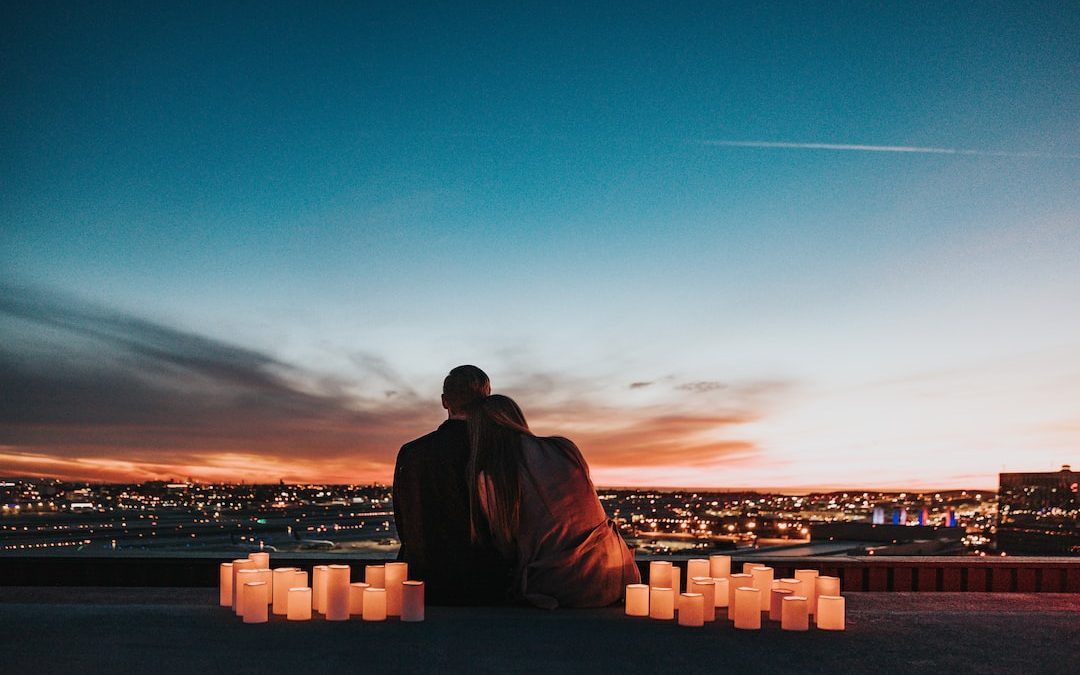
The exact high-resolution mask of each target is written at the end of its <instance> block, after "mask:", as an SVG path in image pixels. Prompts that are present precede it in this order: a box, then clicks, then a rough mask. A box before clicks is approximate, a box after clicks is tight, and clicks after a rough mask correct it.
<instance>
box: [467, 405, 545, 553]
mask: <svg viewBox="0 0 1080 675" xmlns="http://www.w3.org/2000/svg"><path fill="white" fill-rule="evenodd" d="M532 435H533V433H532V432H531V431H529V425H528V423H527V422H526V421H525V414H524V413H522V412H521V408H520V407H518V404H517V403H515V402H514V400H513V399H511V398H509V397H508V396H502V395H500V394H494V395H492V396H487V397H485V398H483V399H482V400H480V401H479V402H478V403H477V404H476V405H475V407H474V408H473V409H472V414H471V415H470V416H469V445H470V447H471V449H472V461H471V462H470V464H471V466H470V471H469V476H470V480H471V483H472V490H471V493H472V499H473V504H472V506H473V508H472V518H473V532H474V533H475V534H476V535H477V536H480V537H481V538H483V537H494V538H495V539H496V540H497V541H499V542H501V543H504V544H505V543H509V542H511V541H513V539H514V535H515V533H516V531H517V522H518V513H519V511H520V502H521V487H520V485H519V484H518V476H519V473H520V472H519V469H520V464H521V438H522V436H532ZM481 475H483V476H484V478H485V483H484V484H481V481H480V476H481ZM480 490H485V499H486V503H485V504H484V505H483V507H482V506H481V504H480V502H479V499H480ZM484 512H486V516H487V517H486V518H484V517H483V516H484Z"/></svg>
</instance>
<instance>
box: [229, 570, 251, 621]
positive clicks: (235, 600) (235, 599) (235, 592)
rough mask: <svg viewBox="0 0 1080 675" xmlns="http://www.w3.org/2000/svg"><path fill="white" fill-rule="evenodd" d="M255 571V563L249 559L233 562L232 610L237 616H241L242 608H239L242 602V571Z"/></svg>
mask: <svg viewBox="0 0 1080 675" xmlns="http://www.w3.org/2000/svg"><path fill="white" fill-rule="evenodd" d="M248 569H255V561H254V560H248V559H247V558H240V559H238V560H234V561H232V575H233V576H232V608H233V611H234V612H236V613H237V614H240V608H239V607H238V604H239V601H240V585H239V584H238V583H237V582H238V581H239V574H240V570H248Z"/></svg>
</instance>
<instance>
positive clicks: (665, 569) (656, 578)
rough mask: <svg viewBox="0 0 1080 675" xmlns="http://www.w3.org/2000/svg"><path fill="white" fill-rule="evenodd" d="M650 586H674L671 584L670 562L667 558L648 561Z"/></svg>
mask: <svg viewBox="0 0 1080 675" xmlns="http://www.w3.org/2000/svg"><path fill="white" fill-rule="evenodd" d="M649 587H650V588H674V586H672V585H671V563H670V562H668V561H667V560H653V561H651V562H650V563H649Z"/></svg>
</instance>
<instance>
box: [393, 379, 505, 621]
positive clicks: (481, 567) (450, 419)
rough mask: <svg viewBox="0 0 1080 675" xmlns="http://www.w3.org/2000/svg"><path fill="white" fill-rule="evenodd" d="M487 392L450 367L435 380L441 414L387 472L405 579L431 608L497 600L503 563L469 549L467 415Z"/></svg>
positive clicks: (486, 384) (486, 550)
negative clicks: (415, 582) (419, 584)
mask: <svg viewBox="0 0 1080 675" xmlns="http://www.w3.org/2000/svg"><path fill="white" fill-rule="evenodd" d="M490 394H491V382H490V381H489V380H488V376H487V375H486V374H485V373H484V371H482V370H480V369H479V368H477V367H476V366H458V367H457V368H454V369H453V370H451V371H450V374H449V375H447V376H446V379H445V380H443V393H442V406H443V408H445V409H446V411H447V413H448V416H447V420H446V421H445V422H443V423H442V424H441V425H440V426H439V428H438V429H436V430H435V431H433V432H431V433H430V434H427V435H426V436H421V437H420V438H418V439H416V440H415V441H410V442H408V443H406V444H405V445H403V446H402V447H401V450H400V451H399V452H398V456H397V466H396V467H395V469H394V520H395V521H396V523H397V531H398V537H399V538H400V539H401V550H400V552H399V553H398V560H404V561H405V562H407V563H409V578H411V579H421V580H423V581H424V585H425V588H424V590H425V596H426V600H427V602H429V603H431V604H444V605H463V604H488V603H493V602H500V601H502V600H503V599H504V598H505V597H506V584H507V583H508V582H507V575H508V574H509V569H510V566H509V563H508V562H504V561H502V560H501V559H500V558H499V556H498V555H497V554H496V553H495V551H494V550H493V549H491V548H490V547H489V546H481V545H479V544H474V543H473V538H472V529H471V526H470V520H469V481H468V473H467V471H468V465H469V438H468V425H467V422H466V420H467V419H468V414H469V409H470V408H471V407H472V406H473V404H474V403H476V402H477V401H479V400H480V399H482V398H484V397H485V396H488V395H490Z"/></svg>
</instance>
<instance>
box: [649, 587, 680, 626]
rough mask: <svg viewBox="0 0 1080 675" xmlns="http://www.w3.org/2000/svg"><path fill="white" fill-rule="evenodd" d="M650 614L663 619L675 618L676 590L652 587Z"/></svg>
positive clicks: (650, 592) (654, 617)
mask: <svg viewBox="0 0 1080 675" xmlns="http://www.w3.org/2000/svg"><path fill="white" fill-rule="evenodd" d="M649 616H650V617H652V618H653V619H661V620H663V621H670V620H671V619H674V618H675V591H673V590H672V589H670V588H650V589H649Z"/></svg>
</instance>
